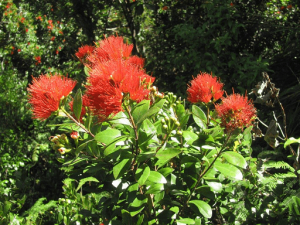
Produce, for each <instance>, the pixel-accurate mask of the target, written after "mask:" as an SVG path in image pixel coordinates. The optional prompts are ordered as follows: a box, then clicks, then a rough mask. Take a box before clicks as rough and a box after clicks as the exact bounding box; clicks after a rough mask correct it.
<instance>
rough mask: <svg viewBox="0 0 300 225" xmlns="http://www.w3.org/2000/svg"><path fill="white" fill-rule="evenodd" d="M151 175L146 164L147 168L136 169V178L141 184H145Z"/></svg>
mask: <svg viewBox="0 0 300 225" xmlns="http://www.w3.org/2000/svg"><path fill="white" fill-rule="evenodd" d="M149 175H150V168H149V167H148V166H145V168H138V169H137V171H136V174H135V176H136V179H137V181H138V183H139V185H143V184H144V183H145V182H146V180H147V179H148V177H149Z"/></svg>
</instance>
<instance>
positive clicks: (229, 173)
mask: <svg viewBox="0 0 300 225" xmlns="http://www.w3.org/2000/svg"><path fill="white" fill-rule="evenodd" d="M214 167H215V168H216V169H217V170H219V171H220V173H222V174H223V175H224V176H226V177H229V178H233V179H235V180H242V179H243V174H242V172H241V171H240V170H239V169H238V168H236V167H235V166H233V165H231V164H228V163H222V162H220V161H216V162H215V164H214Z"/></svg>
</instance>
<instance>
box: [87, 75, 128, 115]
mask: <svg viewBox="0 0 300 225" xmlns="http://www.w3.org/2000/svg"><path fill="white" fill-rule="evenodd" d="M86 89H87V90H86V95H87V96H88V99H89V106H90V108H91V110H92V111H93V113H94V114H95V115H96V116H97V117H98V119H99V121H104V120H105V119H106V118H107V117H108V116H109V115H110V114H113V115H114V114H116V113H118V112H120V111H122V110H123V109H122V99H123V95H122V92H121V90H120V89H119V88H116V87H115V86H113V85H111V84H110V82H109V80H108V79H105V78H103V77H101V76H94V77H90V79H89V85H87V86H86Z"/></svg>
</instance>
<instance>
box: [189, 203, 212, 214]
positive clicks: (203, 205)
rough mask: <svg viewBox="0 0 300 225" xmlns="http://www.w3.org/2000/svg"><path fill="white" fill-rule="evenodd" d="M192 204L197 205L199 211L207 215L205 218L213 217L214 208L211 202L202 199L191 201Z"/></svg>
mask: <svg viewBox="0 0 300 225" xmlns="http://www.w3.org/2000/svg"><path fill="white" fill-rule="evenodd" d="M189 203H190V204H193V205H195V206H196V207H197V208H198V210H199V212H200V213H201V214H202V215H203V216H204V217H205V218H211V217H212V209H211V207H210V205H209V204H207V203H206V202H204V201H201V200H192V201H189Z"/></svg>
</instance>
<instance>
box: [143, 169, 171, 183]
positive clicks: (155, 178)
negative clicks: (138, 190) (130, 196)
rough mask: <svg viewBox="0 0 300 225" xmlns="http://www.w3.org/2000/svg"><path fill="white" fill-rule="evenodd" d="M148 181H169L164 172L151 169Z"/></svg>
mask: <svg viewBox="0 0 300 225" xmlns="http://www.w3.org/2000/svg"><path fill="white" fill-rule="evenodd" d="M147 181H150V182H153V183H160V184H165V183H167V180H166V178H165V177H164V176H163V175H162V174H160V173H159V172H156V171H150V174H149V177H148V179H147Z"/></svg>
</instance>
